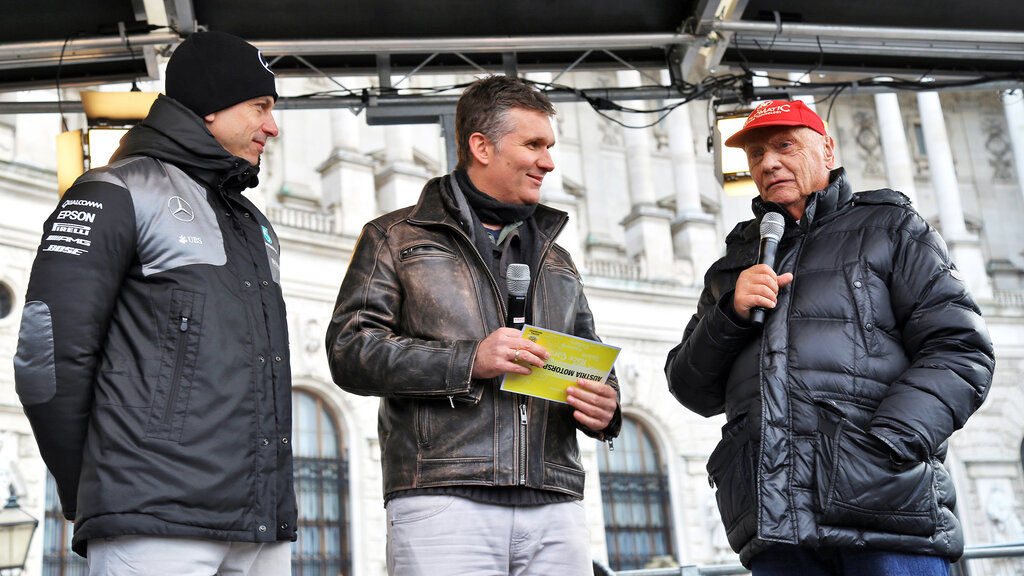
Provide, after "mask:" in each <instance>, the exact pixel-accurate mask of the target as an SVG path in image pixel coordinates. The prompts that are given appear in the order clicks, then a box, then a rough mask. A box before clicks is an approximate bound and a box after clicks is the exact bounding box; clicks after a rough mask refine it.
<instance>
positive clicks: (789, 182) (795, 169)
mask: <svg viewBox="0 0 1024 576" xmlns="http://www.w3.org/2000/svg"><path fill="white" fill-rule="evenodd" d="M743 151H744V152H746V153H747V162H748V163H749V164H750V176H751V178H752V179H753V180H754V184H756V185H757V191H758V192H759V193H760V194H761V198H762V199H763V200H765V201H766V202H775V203H776V204H779V205H780V206H782V207H783V208H785V209H786V210H787V211H788V212H789V213H790V214H792V215H793V218H795V219H797V220H799V219H800V218H801V217H802V216H803V213H804V205H805V203H806V201H807V196H809V195H810V194H811V193H812V192H815V191H818V190H823V189H824V188H825V187H827V186H828V178H829V172H830V171H831V170H832V167H833V166H834V165H835V153H834V144H833V141H832V138H831V137H830V136H825V135H822V134H818V133H817V132H815V131H814V130H811V129H810V128H806V127H804V126H767V127H764V128H758V129H756V130H753V131H751V132H750V134H748V135H747V136H746V137H745V138H744V139H743Z"/></svg>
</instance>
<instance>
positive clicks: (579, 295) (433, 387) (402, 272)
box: [327, 175, 621, 498]
mask: <svg viewBox="0 0 1024 576" xmlns="http://www.w3.org/2000/svg"><path fill="white" fill-rule="evenodd" d="M450 182H451V176H450V175H449V176H444V177H442V178H435V179H433V180H431V181H430V182H428V183H427V185H426V186H425V187H424V188H423V193H422V195H421V196H420V199H419V203H418V204H416V206H414V207H409V208H403V209H401V210H397V211H395V212H392V213H390V214H387V215H385V216H382V217H380V218H378V219H376V220H374V221H372V222H370V223H368V224H367V225H366V227H365V228H364V229H363V233H362V236H360V238H359V243H358V244H357V245H356V248H355V251H354V252H353V254H352V261H351V262H350V263H349V267H348V272H347V273H346V275H345V280H344V282H343V283H342V285H341V290H340V293H339V295H338V304H337V307H336V309H335V311H334V318H333V319H332V320H331V325H330V327H329V328H328V330H327V356H328V361H329V363H330V366H331V374H332V375H333V376H334V381H335V383H337V384H338V386H340V387H341V388H343V389H344V390H347V391H349V392H353V393H355V394H360V395H368V396H380V397H381V401H380V413H379V421H378V427H379V429H378V435H379V436H380V450H381V465H382V467H383V471H384V493H385V495H387V494H391V493H393V492H397V491H401V490H408V489H410V488H424V487H436V486H452V485H455V486H467V485H472V486H517V485H521V486H527V487H530V488H537V489H542V490H549V491H553V492H561V493H564V494H570V495H573V496H576V497H577V498H582V497H583V483H584V471H583V463H582V461H581V460H580V449H579V445H578V443H577V441H576V429H577V422H576V420H575V419H574V418H573V416H572V412H573V410H572V408H571V407H569V405H568V404H561V403H558V402H549V401H546V400H541V399H538V398H529V399H527V397H525V396H520V395H518V394H511V393H509V392H504V391H501V390H500V383H501V378H489V379H486V380H477V379H473V378H471V377H470V374H471V372H472V368H473V361H474V359H475V358H476V353H477V348H478V347H479V345H480V341H481V340H483V339H484V338H485V337H486V336H487V335H488V334H490V333H491V332H493V331H495V330H497V329H498V328H500V327H502V326H504V325H505V317H506V310H505V304H504V302H503V301H502V298H501V295H500V291H499V288H498V286H497V284H496V283H495V281H494V278H493V276H492V275H491V272H490V271H489V270H488V267H487V264H485V263H484V261H483V259H482V258H481V257H480V254H479V252H477V249H476V247H475V246H474V245H473V242H472V241H471V240H470V238H469V236H468V234H467V232H466V228H465V227H466V226H468V225H469V224H471V223H472V220H470V216H469V215H468V214H464V213H462V212H461V211H460V209H459V208H458V207H457V201H456V199H455V193H454V192H453V190H452V187H451V184H450ZM463 202H464V201H463ZM533 218H534V221H535V222H536V225H537V231H538V235H539V238H538V239H537V243H538V244H539V245H540V266H539V270H537V271H535V273H534V274H533V279H532V281H531V286H530V290H529V294H530V295H531V297H532V323H533V324H535V325H538V326H542V327H544V328H549V329H551V330H556V331H558V332H563V333H566V334H573V335H576V336H580V337H583V338H589V339H593V340H596V339H597V336H596V335H595V333H594V318H593V315H592V314H591V312H590V307H589V306H588V304H587V299H586V296H584V294H583V284H582V281H581V280H580V276H579V273H578V272H577V271H576V267H575V266H574V265H573V263H572V259H571V258H570V257H569V254H568V253H567V252H566V251H565V250H564V249H563V248H562V247H560V246H558V245H557V244H555V236H556V235H557V234H558V232H559V231H560V230H561V228H562V226H564V224H565V221H566V219H567V217H566V214H565V213H564V212H559V211H557V210H554V209H551V208H548V207H546V206H543V205H539V206H537V210H536V212H535V213H534V216H533ZM609 384H611V385H612V386H615V387H616V388H618V384H617V382H616V380H615V378H614V374H612V376H610V377H609ZM521 401H524V402H525V404H522V405H521ZM520 410H524V412H522V413H521V412H520ZM524 420H525V423H524ZM620 426H621V413H620V412H619V411H616V414H615V417H614V418H613V420H612V422H611V423H609V425H608V427H607V428H606V429H605V430H602V431H600V432H593V431H589V430H583V431H584V432H585V433H587V434H589V435H591V436H594V437H597V438H605V437H609V438H610V437H614V436H616V435H617V434H618V433H619V428H620Z"/></svg>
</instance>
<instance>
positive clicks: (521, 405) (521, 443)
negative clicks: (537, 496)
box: [519, 396, 528, 485]
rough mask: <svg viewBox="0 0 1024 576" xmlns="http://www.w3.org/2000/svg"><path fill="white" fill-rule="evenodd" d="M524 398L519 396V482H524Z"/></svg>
mask: <svg viewBox="0 0 1024 576" xmlns="http://www.w3.org/2000/svg"><path fill="white" fill-rule="evenodd" d="M526 402H527V400H526V398H525V397H523V396H520V398H519V484H520V485H525V484H526V444H527V440H528V438H527V436H526V422H527V420H526Z"/></svg>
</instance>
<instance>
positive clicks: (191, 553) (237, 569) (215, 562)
mask: <svg viewBox="0 0 1024 576" xmlns="http://www.w3.org/2000/svg"><path fill="white" fill-rule="evenodd" d="M291 556H292V549H291V542H269V543H266V544H257V543H254V542H221V541H219V540H201V539H195V538H166V537H162V536H119V537H116V538H94V539H92V540H89V576H214V575H215V574H216V575H218V576H229V575H230V576H288V575H289V574H291V573H292V565H291V564H292V562H291Z"/></svg>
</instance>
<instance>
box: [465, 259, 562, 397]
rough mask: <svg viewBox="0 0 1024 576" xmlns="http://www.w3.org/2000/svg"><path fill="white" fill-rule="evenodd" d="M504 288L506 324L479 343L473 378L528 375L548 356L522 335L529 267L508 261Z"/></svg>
mask: <svg viewBox="0 0 1024 576" xmlns="http://www.w3.org/2000/svg"><path fill="white" fill-rule="evenodd" d="M505 282H506V287H507V288H508V314H507V316H506V322H505V324H506V325H507V327H505V328H498V329H497V330H495V331H494V332H491V333H490V334H488V335H487V337H486V338H484V339H483V340H482V341H481V342H480V346H479V347H478V348H477V353H476V359H475V360H474V361H473V371H472V377H473V378H493V377H495V376H501V375H502V374H529V373H530V372H531V370H530V367H536V368H540V367H541V366H543V365H544V361H545V360H547V359H548V358H549V354H548V351H547V350H545V349H544V347H543V346H541V345H540V344H537V343H536V342H533V341H531V340H528V339H526V338H523V337H522V329H523V324H525V323H526V296H527V294H528V293H529V291H530V267H529V266H527V265H526V264H509V265H508V269H507V270H506V273H505Z"/></svg>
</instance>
